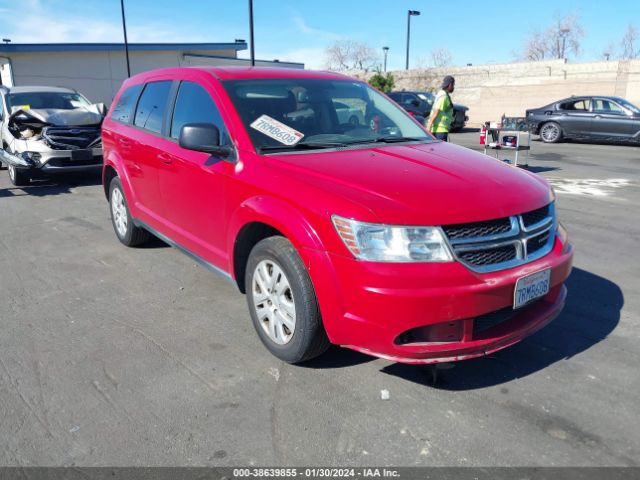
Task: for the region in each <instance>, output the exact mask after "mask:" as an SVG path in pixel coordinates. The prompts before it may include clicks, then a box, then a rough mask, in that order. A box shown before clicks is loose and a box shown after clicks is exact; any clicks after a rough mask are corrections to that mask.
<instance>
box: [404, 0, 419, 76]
mask: <svg viewBox="0 0 640 480" xmlns="http://www.w3.org/2000/svg"><path fill="white" fill-rule="evenodd" d="M418 15H420V12H419V11H418V10H407V59H406V62H405V65H404V69H405V70H409V40H410V39H411V17H417V16H418Z"/></svg>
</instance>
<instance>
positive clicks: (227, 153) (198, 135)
mask: <svg viewBox="0 0 640 480" xmlns="http://www.w3.org/2000/svg"><path fill="white" fill-rule="evenodd" d="M178 144H179V145H180V146H181V147H182V148H186V149H187V150H194V151H196V152H204V153H209V154H211V155H214V156H216V157H220V158H229V157H231V156H232V155H233V149H232V148H231V147H229V146H227V145H220V130H218V127H216V126H215V125H213V124H212V123H187V124H185V125H183V126H182V129H181V130H180V138H179V139H178Z"/></svg>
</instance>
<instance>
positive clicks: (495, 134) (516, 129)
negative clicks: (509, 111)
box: [480, 117, 531, 168]
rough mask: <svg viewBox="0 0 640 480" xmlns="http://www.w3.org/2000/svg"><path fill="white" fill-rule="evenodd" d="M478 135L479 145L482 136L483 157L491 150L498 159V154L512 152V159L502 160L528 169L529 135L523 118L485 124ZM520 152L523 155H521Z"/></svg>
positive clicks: (507, 118)
mask: <svg viewBox="0 0 640 480" xmlns="http://www.w3.org/2000/svg"><path fill="white" fill-rule="evenodd" d="M480 135H481V137H480V143H483V135H484V153H485V155H488V153H487V152H488V151H489V150H492V151H493V152H494V154H495V157H496V158H497V159H500V152H509V153H511V152H513V156H512V158H502V160H503V161H505V162H507V163H510V164H512V165H514V166H516V167H522V168H528V167H529V151H530V150H531V133H530V132H529V127H528V126H527V122H526V119H525V118H524V117H502V121H501V122H500V123H495V122H486V123H485V126H484V127H483V129H482V130H481V133H480ZM520 152H524V153H523V154H522V155H521V154H520ZM523 156H524V158H522V157H523Z"/></svg>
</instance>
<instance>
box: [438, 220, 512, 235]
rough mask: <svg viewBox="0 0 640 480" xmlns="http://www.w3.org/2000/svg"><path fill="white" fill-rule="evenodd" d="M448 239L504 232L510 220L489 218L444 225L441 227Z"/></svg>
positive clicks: (507, 228) (509, 227)
mask: <svg viewBox="0 0 640 480" xmlns="http://www.w3.org/2000/svg"><path fill="white" fill-rule="evenodd" d="M442 229H443V230H444V233H446V234H447V237H449V239H450V240H455V239H459V238H473V237H486V236H490V235H496V234H500V233H505V232H508V231H509V230H511V222H510V221H509V219H508V218H499V219H497V220H489V221H488V222H474V223H460V224H457V225H445V226H444V227H442Z"/></svg>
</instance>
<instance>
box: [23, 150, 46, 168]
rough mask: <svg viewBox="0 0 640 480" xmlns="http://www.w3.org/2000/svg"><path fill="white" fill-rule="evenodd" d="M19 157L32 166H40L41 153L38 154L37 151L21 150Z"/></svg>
mask: <svg viewBox="0 0 640 480" xmlns="http://www.w3.org/2000/svg"><path fill="white" fill-rule="evenodd" d="M20 157H21V158H22V159H23V160H26V161H27V162H28V163H30V164H32V165H33V166H36V167H37V166H40V159H41V158H42V155H40V154H39V153H38V152H22V153H20Z"/></svg>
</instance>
